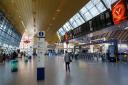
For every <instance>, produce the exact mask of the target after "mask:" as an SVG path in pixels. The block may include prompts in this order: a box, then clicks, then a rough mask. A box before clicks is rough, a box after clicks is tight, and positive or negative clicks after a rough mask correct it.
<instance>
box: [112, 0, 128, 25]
mask: <svg viewBox="0 0 128 85" xmlns="http://www.w3.org/2000/svg"><path fill="white" fill-rule="evenodd" d="M112 16H113V22H114V24H115V25H117V24H119V23H120V22H122V21H124V20H126V18H127V12H126V2H125V0H119V1H118V2H116V3H114V4H113V5H112Z"/></svg>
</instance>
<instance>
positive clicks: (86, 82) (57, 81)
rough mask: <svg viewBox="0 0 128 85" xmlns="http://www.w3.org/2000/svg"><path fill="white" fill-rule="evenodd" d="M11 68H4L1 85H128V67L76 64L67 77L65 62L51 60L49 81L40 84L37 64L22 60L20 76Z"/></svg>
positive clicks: (0, 75) (0, 78)
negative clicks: (37, 76) (37, 75)
mask: <svg viewBox="0 0 128 85" xmlns="http://www.w3.org/2000/svg"><path fill="white" fill-rule="evenodd" d="M9 65H10V64H9V63H6V64H5V65H2V64H0V85H128V64H114V63H96V62H85V61H73V62H72V63H71V73H66V72H65V66H64V61H63V58H62V57H50V58H47V59H46V61H45V65H46V79H45V81H37V80H36V66H35V65H36V64H35V61H34V60H31V62H30V61H29V62H28V63H25V62H24V61H23V60H19V71H18V72H17V73H12V72H11V70H10V66H9Z"/></svg>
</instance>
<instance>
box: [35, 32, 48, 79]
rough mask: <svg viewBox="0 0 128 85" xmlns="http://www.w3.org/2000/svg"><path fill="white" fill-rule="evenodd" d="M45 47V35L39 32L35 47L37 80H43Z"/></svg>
mask: <svg viewBox="0 0 128 85" xmlns="http://www.w3.org/2000/svg"><path fill="white" fill-rule="evenodd" d="M45 47H46V44H45V33H44V32H39V34H38V47H37V80H45V55H44V54H45V52H46V49H45Z"/></svg>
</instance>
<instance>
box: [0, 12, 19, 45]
mask: <svg viewBox="0 0 128 85" xmlns="http://www.w3.org/2000/svg"><path fill="white" fill-rule="evenodd" d="M20 40H21V35H20V34H18V33H17V32H16V30H15V28H14V26H13V25H12V24H11V23H10V22H9V21H8V20H7V18H6V17H5V16H4V14H3V13H2V12H0V43H1V44H4V45H8V46H9V45H11V46H15V47H18V46H19V43H20Z"/></svg>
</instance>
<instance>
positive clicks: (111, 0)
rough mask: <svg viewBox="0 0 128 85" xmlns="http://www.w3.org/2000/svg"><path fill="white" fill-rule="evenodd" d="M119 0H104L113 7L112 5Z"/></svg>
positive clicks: (109, 6) (108, 5)
mask: <svg viewBox="0 0 128 85" xmlns="http://www.w3.org/2000/svg"><path fill="white" fill-rule="evenodd" d="M116 1H118V0H103V2H104V3H105V5H106V6H107V7H108V8H110V9H111V5H112V4H113V3H114V2H116Z"/></svg>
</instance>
